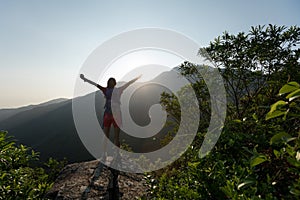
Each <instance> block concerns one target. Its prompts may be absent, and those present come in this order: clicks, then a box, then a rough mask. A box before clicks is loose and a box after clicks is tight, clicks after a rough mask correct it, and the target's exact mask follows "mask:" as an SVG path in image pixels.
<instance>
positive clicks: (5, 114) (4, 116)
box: [0, 98, 68, 121]
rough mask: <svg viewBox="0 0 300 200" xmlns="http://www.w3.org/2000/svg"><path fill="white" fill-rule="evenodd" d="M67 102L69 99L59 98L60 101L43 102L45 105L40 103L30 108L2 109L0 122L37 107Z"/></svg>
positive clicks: (0, 110)
mask: <svg viewBox="0 0 300 200" xmlns="http://www.w3.org/2000/svg"><path fill="white" fill-rule="evenodd" d="M67 100H68V99H67V98H58V99H53V100H50V101H46V102H43V103H40V104H36V105H33V104H32V105H28V106H21V107H18V108H2V109H0V121H3V120H5V119H7V118H9V117H12V116H13V115H15V114H18V113H20V112H23V111H27V110H30V109H32V108H35V107H41V106H47V105H51V104H56V103H60V102H64V101H67Z"/></svg>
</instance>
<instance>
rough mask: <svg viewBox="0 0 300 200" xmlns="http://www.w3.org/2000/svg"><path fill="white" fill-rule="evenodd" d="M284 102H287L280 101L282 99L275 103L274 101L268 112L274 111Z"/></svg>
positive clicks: (284, 103)
mask: <svg viewBox="0 0 300 200" xmlns="http://www.w3.org/2000/svg"><path fill="white" fill-rule="evenodd" d="M286 104H287V102H285V101H282V100H280V101H277V102H276V103H274V104H272V105H271V110H270V112H274V111H275V110H277V109H278V107H281V106H284V105H286Z"/></svg>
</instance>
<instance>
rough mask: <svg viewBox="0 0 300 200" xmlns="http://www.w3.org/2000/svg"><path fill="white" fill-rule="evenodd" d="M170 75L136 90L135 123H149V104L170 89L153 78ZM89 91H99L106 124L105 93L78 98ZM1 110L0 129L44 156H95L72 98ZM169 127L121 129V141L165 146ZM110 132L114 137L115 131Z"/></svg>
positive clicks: (140, 147) (145, 147)
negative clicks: (144, 133) (139, 132)
mask: <svg viewBox="0 0 300 200" xmlns="http://www.w3.org/2000/svg"><path fill="white" fill-rule="evenodd" d="M168 76H171V75H169V73H168V72H164V73H162V74H160V75H159V76H158V77H156V78H155V79H153V80H152V81H151V82H150V83H149V84H147V85H146V86H144V87H140V88H139V89H138V90H136V91H135V92H134V95H132V97H131V99H130V104H129V109H130V114H131V116H132V118H133V120H134V121H135V123H137V124H139V125H147V124H148V123H149V122H150V118H149V116H148V112H149V108H150V107H151V106H152V105H153V104H157V103H159V101H160V94H161V93H162V92H163V91H168V89H166V88H165V87H163V86H160V85H157V84H155V83H153V82H157V81H160V80H168V79H169V78H168ZM172 76H173V75H172ZM141 84H145V83H137V84H135V87H139V86H141ZM133 89H135V88H134V87H133V86H132V87H129V88H128V90H133ZM169 92H170V91H169ZM89 95H95V108H96V112H97V113H99V115H98V120H99V123H100V124H102V116H103V106H104V96H103V94H102V93H101V92H100V91H97V92H96V93H91V94H88V95H85V96H82V97H77V98H78V100H79V101H80V102H85V101H86V99H87V98H89ZM0 111H1V110H0ZM1 113H2V120H0V129H1V130H7V131H8V132H9V134H10V135H12V136H14V137H15V139H16V140H17V143H20V144H25V145H27V146H30V147H32V148H33V149H34V150H36V151H38V152H40V158H41V160H46V159H48V158H49V157H53V158H56V159H63V158H67V160H68V161H69V162H70V163H72V162H81V161H88V160H93V159H94V158H93V156H91V155H90V153H89V152H88V151H87V150H86V148H85V147H84V145H83V144H82V142H81V140H80V138H79V136H78V134H77V131H76V128H75V125H74V121H73V115H72V99H68V100H66V99H59V100H53V101H51V102H46V103H44V104H40V105H36V106H33V105H31V106H27V107H23V108H17V109H9V112H8V110H6V113H5V111H4V110H2V112H0V115H1ZM3 113H4V114H3ZM7 113H10V114H9V115H8V114H7ZM169 130H170V128H167V127H165V128H163V129H162V130H161V131H160V132H159V133H157V134H156V135H155V136H153V137H150V138H136V137H133V136H130V135H128V134H126V133H124V132H121V133H120V141H121V143H122V142H125V143H126V144H128V145H129V146H130V147H131V148H132V149H133V150H134V151H135V152H149V151H153V150H156V149H159V148H160V147H161V144H160V140H159V139H160V138H163V137H164V136H165V134H166V133H167V132H168V131H169ZM110 135H111V138H112V136H113V134H110Z"/></svg>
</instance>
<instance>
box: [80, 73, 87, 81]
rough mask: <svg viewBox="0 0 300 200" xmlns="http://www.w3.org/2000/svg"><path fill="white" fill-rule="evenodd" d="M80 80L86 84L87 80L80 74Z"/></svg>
mask: <svg viewBox="0 0 300 200" xmlns="http://www.w3.org/2000/svg"><path fill="white" fill-rule="evenodd" d="M80 78H81V79H82V80H83V81H84V82H86V78H85V77H84V75H83V74H80Z"/></svg>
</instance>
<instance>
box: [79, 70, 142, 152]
mask: <svg viewBox="0 0 300 200" xmlns="http://www.w3.org/2000/svg"><path fill="white" fill-rule="evenodd" d="M140 77H141V75H140V76H138V77H137V78H135V79H132V80H131V81H129V82H127V83H125V84H124V85H123V86H121V87H118V88H117V87H115V86H116V80H115V79H114V78H109V79H108V81H107V87H103V86H101V85H99V84H97V83H95V82H93V81H91V80H88V79H87V78H85V77H84V75H83V74H80V78H81V79H83V80H84V82H88V83H90V84H92V85H94V86H96V87H97V88H99V89H100V90H101V91H102V92H103V94H104V96H105V99H106V102H105V106H104V108H105V110H104V116H103V131H104V133H105V135H106V137H107V138H109V132H110V127H111V125H113V126H114V143H115V145H116V146H118V147H120V140H119V135H120V126H122V118H121V110H120V104H121V102H120V97H121V95H122V93H123V91H124V90H125V89H126V88H127V87H128V86H129V85H130V84H132V83H134V82H135V81H136V80H138V79H139V78H140ZM113 114H114V115H113ZM104 149H106V142H105V144H104Z"/></svg>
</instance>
